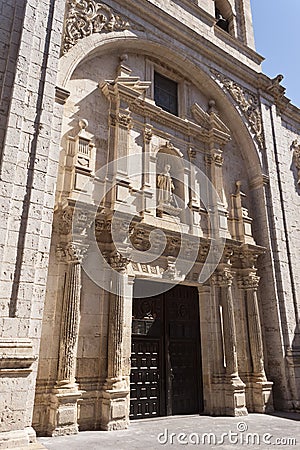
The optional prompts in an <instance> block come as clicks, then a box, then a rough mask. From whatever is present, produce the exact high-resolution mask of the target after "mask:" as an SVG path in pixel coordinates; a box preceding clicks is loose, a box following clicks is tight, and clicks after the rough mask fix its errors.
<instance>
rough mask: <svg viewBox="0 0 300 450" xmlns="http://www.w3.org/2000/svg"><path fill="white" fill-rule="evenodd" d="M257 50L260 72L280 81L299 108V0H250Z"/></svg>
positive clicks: (287, 94)
mask: <svg viewBox="0 0 300 450" xmlns="http://www.w3.org/2000/svg"><path fill="white" fill-rule="evenodd" d="M251 4H252V16H253V26H254V33H255V42H256V50H257V52H258V53H260V54H261V55H262V56H264V58H265V61H264V62H263V65H262V68H263V72H264V73H265V74H266V75H268V76H270V77H275V76H276V75H278V74H279V73H282V75H284V80H283V82H282V83H281V84H282V85H283V86H284V87H285V88H286V96H287V97H288V98H290V99H291V102H292V103H293V104H294V105H296V106H298V107H299V108H300V48H299V47H300V27H299V21H300V0H251Z"/></svg>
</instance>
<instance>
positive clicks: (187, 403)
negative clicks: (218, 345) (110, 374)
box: [130, 285, 202, 419]
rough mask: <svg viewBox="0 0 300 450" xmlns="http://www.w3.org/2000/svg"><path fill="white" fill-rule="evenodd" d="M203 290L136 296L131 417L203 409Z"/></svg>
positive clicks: (190, 412)
mask: <svg viewBox="0 0 300 450" xmlns="http://www.w3.org/2000/svg"><path fill="white" fill-rule="evenodd" d="M200 362H201V355H200V330H199V306H198V292H197V289H195V288H188V287H186V286H181V285H178V286H175V287H174V288H172V289H171V290H169V291H167V292H165V293H164V294H161V295H160V296H157V297H153V298H150V299H143V298H142V299H140V298H138V299H134V302H133V324H132V356H131V383H130V388H131V394H130V395H131V401H130V417H131V418H135V419H137V418H146V417H155V416H160V415H171V414H195V413H198V412H200V411H201V404H202V381H201V364H200Z"/></svg>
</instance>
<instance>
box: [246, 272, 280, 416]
mask: <svg viewBox="0 0 300 450" xmlns="http://www.w3.org/2000/svg"><path fill="white" fill-rule="evenodd" d="M258 285H259V277H258V276H256V269H244V270H242V271H241V272H240V276H239V278H238V286H239V288H240V289H242V290H243V292H244V298H245V302H246V314H247V323H248V340H249V347H250V352H251V365H252V372H251V374H248V381H247V390H246V392H247V404H248V405H249V408H250V410H251V411H253V412H265V411H266V410H268V411H270V410H272V409H273V401H272V385H273V383H271V382H269V381H267V377H266V373H265V367H264V349H263V339H262V330H261V322H260V315H259V307H258V299H257V289H258Z"/></svg>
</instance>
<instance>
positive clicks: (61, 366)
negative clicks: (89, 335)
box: [49, 244, 82, 436]
mask: <svg viewBox="0 0 300 450" xmlns="http://www.w3.org/2000/svg"><path fill="white" fill-rule="evenodd" d="M65 252H66V253H65V256H67V257H68V258H69V259H68V266H67V273H66V283H65V289H64V297H63V306H62V315H61V331H60V346H59V357H58V373H57V381H56V385H55V387H54V389H53V395H52V396H51V405H50V417H49V434H51V435H52V436H62V435H65V434H76V433H78V424H77V403H78V399H79V398H80V397H81V395H82V392H81V391H80V390H79V389H78V385H77V383H76V362H77V345H78V335H79V323H80V293H81V264H80V259H79V258H78V256H77V254H76V251H75V248H74V247H73V244H69V245H68V246H67V247H66V249H65Z"/></svg>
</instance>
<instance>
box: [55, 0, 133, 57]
mask: <svg viewBox="0 0 300 450" xmlns="http://www.w3.org/2000/svg"><path fill="white" fill-rule="evenodd" d="M67 8H68V9H67V16H66V22H65V33H64V44H63V53H67V52H68V50H70V49H71V48H72V47H73V46H74V45H75V44H77V42H78V40H79V39H83V38H85V37H87V36H89V35H91V34H93V33H104V32H106V33H109V32H111V31H123V30H126V29H127V28H129V26H130V25H129V23H128V21H126V20H124V19H123V18H122V17H120V16H119V15H118V14H116V13H115V12H114V11H113V10H112V9H111V8H110V7H109V6H107V5H105V4H104V3H99V2H98V1H95V0H68V2H67Z"/></svg>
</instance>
